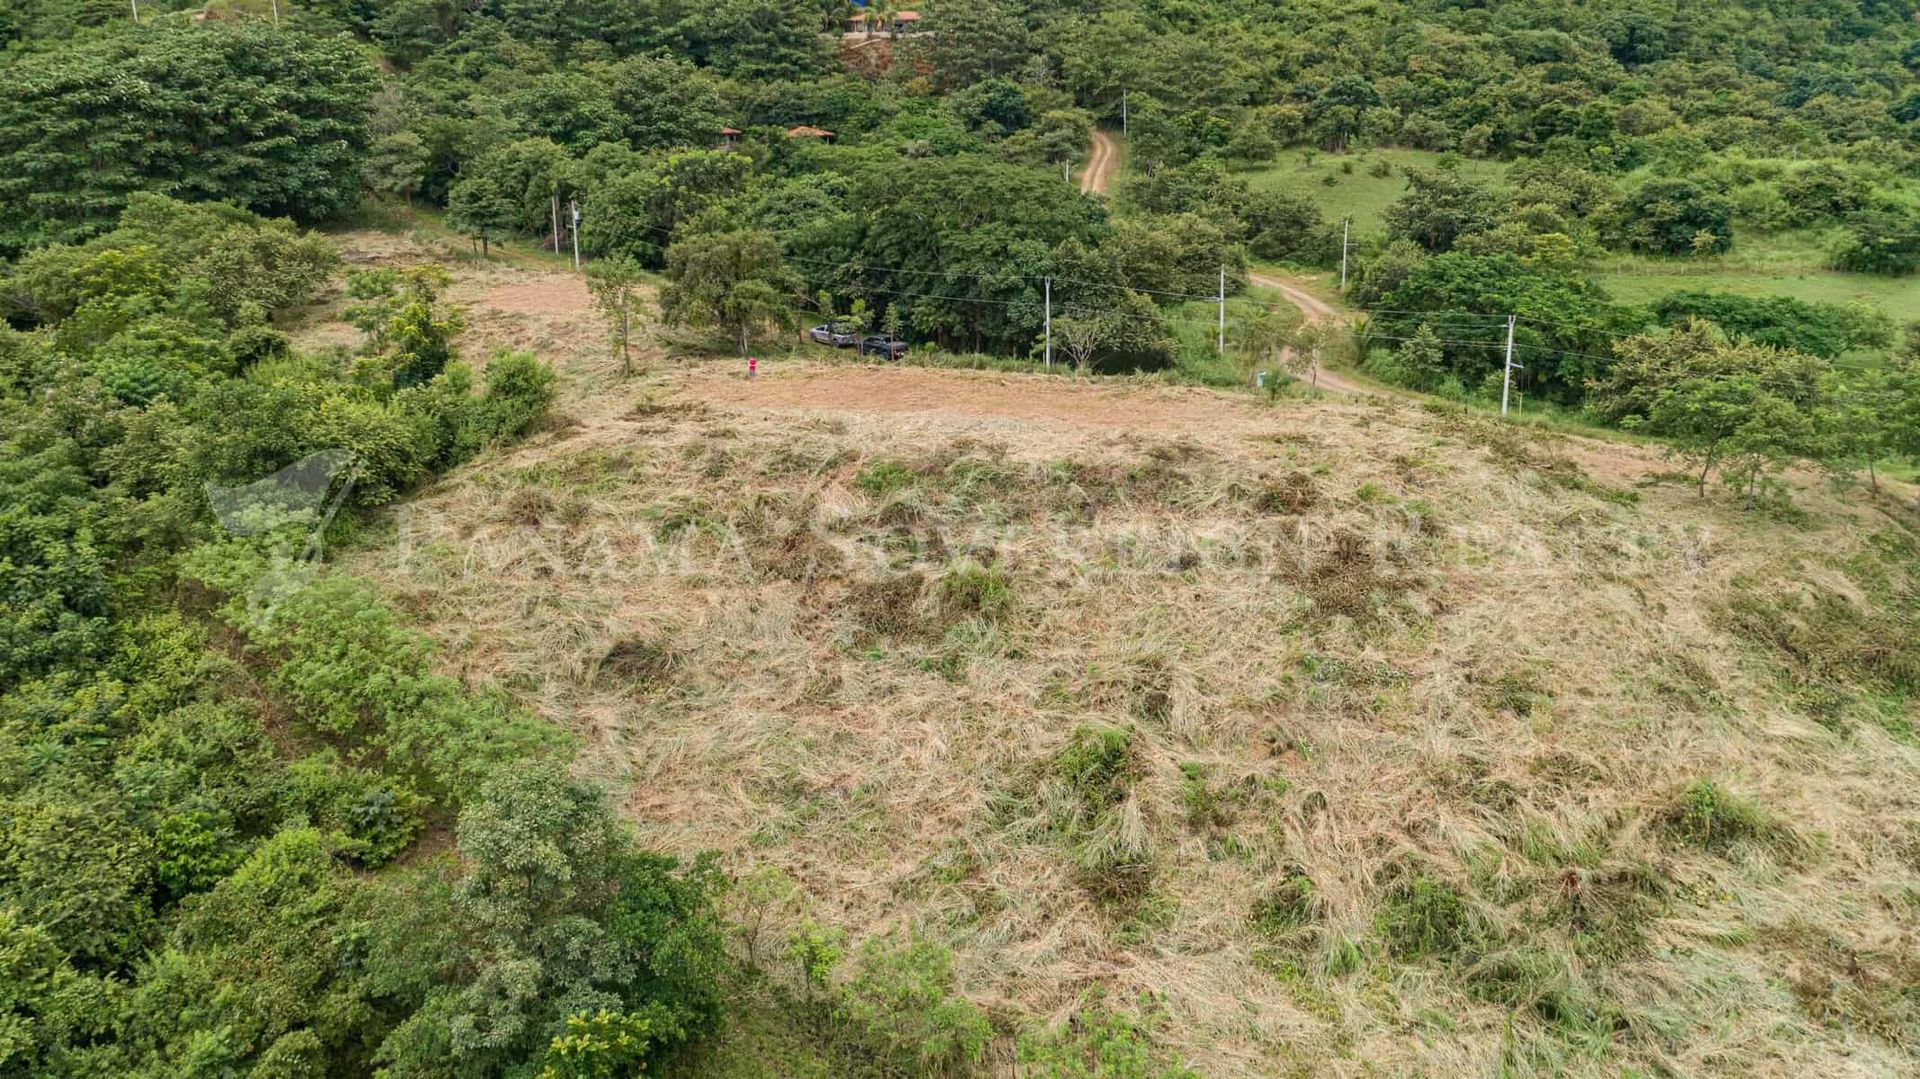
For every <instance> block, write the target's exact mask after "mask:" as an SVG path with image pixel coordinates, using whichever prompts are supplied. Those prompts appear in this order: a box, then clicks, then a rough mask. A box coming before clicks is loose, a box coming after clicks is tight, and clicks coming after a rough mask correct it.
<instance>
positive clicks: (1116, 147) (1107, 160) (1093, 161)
mask: <svg viewBox="0 0 1920 1079" xmlns="http://www.w3.org/2000/svg"><path fill="white" fill-rule="evenodd" d="M1119 163H1120V144H1119V143H1117V142H1115V141H1113V136H1112V135H1109V134H1107V133H1106V132H1104V131H1101V130H1099V129H1097V128H1096V129H1095V130H1094V132H1093V145H1092V146H1091V147H1090V148H1089V149H1088V150H1087V167H1086V168H1085V169H1084V170H1083V171H1082V172H1081V173H1080V193H1081V194H1083V195H1104V194H1106V193H1107V183H1108V181H1110V180H1112V179H1113V167H1114V166H1115V165H1117V164H1119Z"/></svg>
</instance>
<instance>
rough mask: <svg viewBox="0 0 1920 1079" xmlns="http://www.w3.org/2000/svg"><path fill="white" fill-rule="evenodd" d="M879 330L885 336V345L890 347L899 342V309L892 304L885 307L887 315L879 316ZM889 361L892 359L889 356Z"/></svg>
mask: <svg viewBox="0 0 1920 1079" xmlns="http://www.w3.org/2000/svg"><path fill="white" fill-rule="evenodd" d="M880 329H881V331H882V332H884V333H885V334H886V335H887V344H888V345H889V346H891V345H892V344H893V343H894V342H896V341H898V340H900V331H901V325H900V309H899V308H898V307H895V306H894V305H893V304H888V305H887V313H886V314H884V315H882V316H880ZM888 358H889V359H891V358H892V357H891V356H889V357H888Z"/></svg>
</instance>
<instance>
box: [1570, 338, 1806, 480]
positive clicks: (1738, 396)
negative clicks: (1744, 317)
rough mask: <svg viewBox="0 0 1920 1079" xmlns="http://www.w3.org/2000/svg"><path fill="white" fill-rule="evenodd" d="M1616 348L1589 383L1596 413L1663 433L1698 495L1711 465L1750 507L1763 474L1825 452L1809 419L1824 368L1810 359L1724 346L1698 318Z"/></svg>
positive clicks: (1760, 348) (1763, 349)
mask: <svg viewBox="0 0 1920 1079" xmlns="http://www.w3.org/2000/svg"><path fill="white" fill-rule="evenodd" d="M1618 352H1619V359H1618V360H1617V361H1616V362H1615V364H1614V366H1613V369H1612V370H1611V371H1610V372H1609V374H1608V377H1607V379H1606V380H1605V381H1600V382H1595V383H1593V385H1592V389H1593V396H1592V401H1593V403H1594V406H1595V408H1596V410H1597V411H1598V412H1599V413H1600V414H1601V415H1605V416H1608V417H1609V418H1612V419H1615V420H1617V421H1618V422H1619V423H1620V425H1621V426H1623V427H1627V428H1638V429H1641V430H1644V431H1646V432H1648V433H1649V434H1655V435H1659V436H1661V437H1663V438H1666V439H1668V440H1669V441H1670V442H1671V443H1672V446H1673V450H1672V452H1673V453H1674V454H1675V455H1676V456H1678V457H1679V458H1680V459H1681V460H1683V461H1687V462H1689V463H1690V464H1692V465H1697V466H1698V468H1699V473H1698V478H1697V481H1696V483H1697V486H1698V487H1699V490H1700V494H1701V496H1702V497H1705V495H1706V491H1707V477H1708V476H1710V475H1712V474H1713V473H1714V471H1715V470H1718V471H1719V472H1720V475H1721V476H1722V477H1723V478H1724V479H1726V480H1727V482H1728V483H1729V484H1731V485H1734V486H1737V487H1741V488H1744V490H1745V491H1746V494H1747V500H1748V503H1749V504H1751V503H1752V501H1753V499H1754V496H1755V494H1756V492H1757V490H1758V487H1759V484H1760V482H1761V481H1762V480H1763V479H1764V478H1765V476H1766V473H1767V472H1768V471H1771V470H1776V469H1778V468H1782V467H1784V466H1785V465H1787V464H1789V463H1791V462H1792V461H1794V460H1798V459H1819V458H1821V457H1823V456H1825V455H1826V452H1825V447H1823V445H1822V440H1821V439H1820V438H1819V437H1818V434H1819V433H1818V431H1817V430H1816V429H1815V426H1814V421H1813V417H1814V416H1815V415H1817V414H1818V413H1819V412H1820V411H1821V410H1822V409H1823V408H1825V407H1826V402H1825V400H1824V397H1823V392H1824V386H1823V380H1822V375H1823V374H1824V373H1825V371H1826V369H1827V365H1826V364H1825V363H1823V362H1822V361H1820V360H1818V359H1816V358H1815V357H1812V356H1806V355H1803V354H1801V353H1797V352H1791V351H1788V350H1785V349H1776V348H1768V347H1765V346H1757V345H1743V344H1731V343H1729V342H1728V341H1727V339H1726V337H1725V336H1724V335H1723V334H1721V333H1720V331H1719V330H1718V329H1717V328H1716V327H1714V326H1713V325H1712V324H1710V323H1705V322H1698V321H1694V322H1689V323H1687V324H1686V325H1685V326H1683V327H1681V328H1680V329H1678V330H1676V331H1674V332H1673V333H1671V334H1665V335H1658V336H1641V337H1634V338H1629V339H1627V340H1626V341H1623V342H1621V343H1620V345H1619V348H1618Z"/></svg>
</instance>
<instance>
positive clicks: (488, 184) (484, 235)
mask: <svg viewBox="0 0 1920 1079" xmlns="http://www.w3.org/2000/svg"><path fill="white" fill-rule="evenodd" d="M520 216H521V208H520V206H519V204H518V202H517V201H516V200H515V199H514V197H513V196H512V194H510V193H509V192H508V191H507V190H506V188H505V187H504V185H502V184H501V182H500V179H499V177H497V176H495V175H493V174H491V173H486V172H476V173H474V174H473V175H470V176H463V177H461V178H460V179H459V180H457V181H455V182H454V185H453V189H452V190H450V191H448V192H447V224H449V225H452V226H453V227H454V229H455V230H456V231H458V232H459V233H460V234H461V235H463V236H468V237H471V238H472V239H473V240H474V241H475V242H476V243H478V244H479V245H480V257H481V258H490V257H492V252H493V245H494V244H495V243H497V242H499V241H500V240H502V239H504V238H505V237H506V236H507V235H508V234H510V233H511V232H512V231H513V226H514V223H515V222H517V221H518V220H519V219H520Z"/></svg>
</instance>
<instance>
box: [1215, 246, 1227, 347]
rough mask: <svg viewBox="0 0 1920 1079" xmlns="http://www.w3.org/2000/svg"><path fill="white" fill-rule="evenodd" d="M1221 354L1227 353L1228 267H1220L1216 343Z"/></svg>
mask: <svg viewBox="0 0 1920 1079" xmlns="http://www.w3.org/2000/svg"><path fill="white" fill-rule="evenodd" d="M1214 347H1215V348H1217V349H1219V351H1220V355H1222V356H1225V355H1226V354H1227V268H1226V267H1225V266H1222V267H1220V338H1219V341H1218V342H1217V343H1216V344H1215V346H1214Z"/></svg>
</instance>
